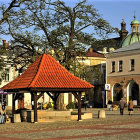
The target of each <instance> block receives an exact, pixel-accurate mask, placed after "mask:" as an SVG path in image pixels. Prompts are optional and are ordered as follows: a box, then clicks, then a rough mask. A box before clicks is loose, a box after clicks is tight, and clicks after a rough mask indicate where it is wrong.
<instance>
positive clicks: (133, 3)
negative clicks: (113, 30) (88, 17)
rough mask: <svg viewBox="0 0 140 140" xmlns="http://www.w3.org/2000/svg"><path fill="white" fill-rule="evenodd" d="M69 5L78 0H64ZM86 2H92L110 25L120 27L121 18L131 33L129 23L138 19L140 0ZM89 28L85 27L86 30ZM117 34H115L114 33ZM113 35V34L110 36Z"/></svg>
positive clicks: (139, 19) (88, 0)
mask: <svg viewBox="0 0 140 140" xmlns="http://www.w3.org/2000/svg"><path fill="white" fill-rule="evenodd" d="M64 1H65V2H66V3H68V4H69V5H74V2H78V1H79V0H64ZM87 3H88V4H93V5H94V7H95V8H96V9H97V10H98V12H99V14H100V15H101V16H102V17H103V18H104V19H105V20H107V21H108V22H109V23H110V25H111V26H113V27H117V28H119V29H120V28H121V25H120V24H121V22H122V19H124V21H125V22H126V29H127V30H128V31H129V33H131V26H130V23H131V21H132V20H133V19H134V12H135V15H136V19H137V20H138V21H140V0H87ZM88 30H89V32H90V30H91V29H90V28H89V29H87V31H88ZM116 36H117V35H116ZM110 37H114V35H112V36H110Z"/></svg>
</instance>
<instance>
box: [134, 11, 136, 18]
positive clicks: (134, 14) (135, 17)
mask: <svg viewBox="0 0 140 140" xmlns="http://www.w3.org/2000/svg"><path fill="white" fill-rule="evenodd" d="M134 19H136V12H135V11H134Z"/></svg>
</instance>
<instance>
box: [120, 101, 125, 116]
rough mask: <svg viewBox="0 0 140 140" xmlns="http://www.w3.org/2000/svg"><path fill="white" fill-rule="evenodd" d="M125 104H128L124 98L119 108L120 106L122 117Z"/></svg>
mask: <svg viewBox="0 0 140 140" xmlns="http://www.w3.org/2000/svg"><path fill="white" fill-rule="evenodd" d="M125 103H126V102H125V101H124V100H123V98H121V100H120V103H119V106H120V115H123V111H124V106H125Z"/></svg>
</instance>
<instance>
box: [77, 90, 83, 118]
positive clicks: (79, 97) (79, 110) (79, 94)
mask: <svg viewBox="0 0 140 140" xmlns="http://www.w3.org/2000/svg"><path fill="white" fill-rule="evenodd" d="M81 94H82V93H81V92H79V93H78V121H80V120H82V118H81Z"/></svg>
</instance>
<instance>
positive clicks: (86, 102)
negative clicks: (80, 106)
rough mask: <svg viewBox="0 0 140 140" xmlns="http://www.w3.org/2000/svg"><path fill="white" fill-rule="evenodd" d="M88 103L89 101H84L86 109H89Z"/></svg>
mask: <svg viewBox="0 0 140 140" xmlns="http://www.w3.org/2000/svg"><path fill="white" fill-rule="evenodd" d="M87 104H88V101H85V102H84V105H85V110H87Z"/></svg>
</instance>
